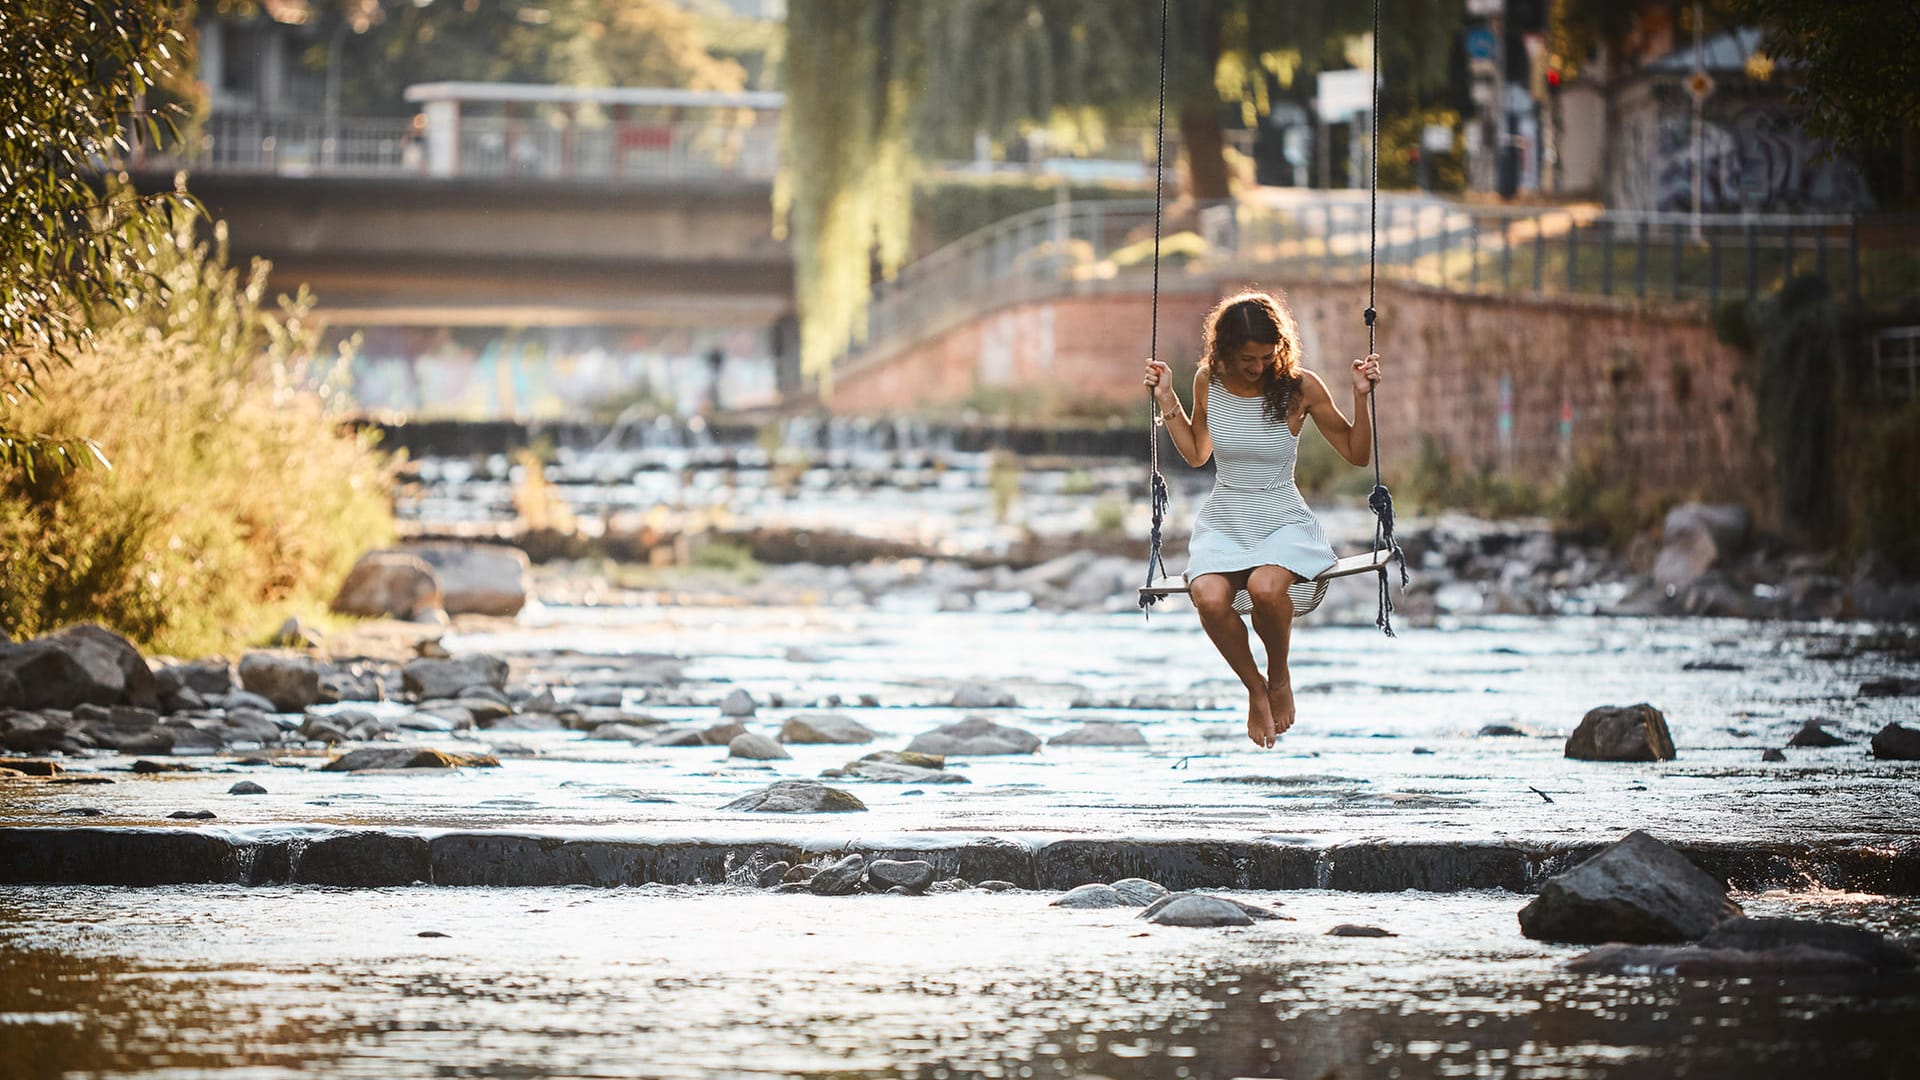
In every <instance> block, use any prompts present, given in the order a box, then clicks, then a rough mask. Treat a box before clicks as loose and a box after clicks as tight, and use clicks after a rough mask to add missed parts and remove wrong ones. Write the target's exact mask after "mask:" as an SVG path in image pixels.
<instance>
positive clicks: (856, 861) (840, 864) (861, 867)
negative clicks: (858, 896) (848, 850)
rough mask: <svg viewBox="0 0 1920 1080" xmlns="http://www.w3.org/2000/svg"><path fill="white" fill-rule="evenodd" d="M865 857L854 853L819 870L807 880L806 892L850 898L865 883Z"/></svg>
mask: <svg viewBox="0 0 1920 1080" xmlns="http://www.w3.org/2000/svg"><path fill="white" fill-rule="evenodd" d="M866 870H867V859H866V856H864V855H861V854H858V853H855V854H852V855H848V856H846V857H845V858H842V859H840V860H838V861H836V862H833V863H830V864H828V865H826V866H823V867H821V868H820V872H819V873H817V874H815V875H813V876H812V877H810V878H808V879H807V891H808V892H810V893H812V894H813V895H815V896H851V895H852V894H854V893H857V892H859V891H860V887H861V886H862V885H864V884H865V883H866Z"/></svg>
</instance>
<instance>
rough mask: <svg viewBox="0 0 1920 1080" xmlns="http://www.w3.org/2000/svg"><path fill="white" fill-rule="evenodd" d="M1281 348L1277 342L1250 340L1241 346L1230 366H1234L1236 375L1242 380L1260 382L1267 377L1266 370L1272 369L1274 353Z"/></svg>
mask: <svg viewBox="0 0 1920 1080" xmlns="http://www.w3.org/2000/svg"><path fill="white" fill-rule="evenodd" d="M1279 349H1280V346H1279V345H1277V344H1274V345H1269V344H1266V343H1264V342H1259V341H1249V342H1247V343H1246V344H1244V345H1242V346H1240V351H1239V353H1237V354H1236V355H1235V356H1234V357H1233V359H1232V362H1231V363H1230V364H1229V366H1230V367H1232V369H1233V373H1234V375H1236V376H1238V377H1239V378H1240V379H1241V380H1242V381H1245V382H1250V383H1257V382H1260V381H1261V380H1262V379H1264V378H1265V377H1266V372H1267V371H1269V370H1271V369H1272V367H1273V356H1274V353H1276V352H1278V351H1279Z"/></svg>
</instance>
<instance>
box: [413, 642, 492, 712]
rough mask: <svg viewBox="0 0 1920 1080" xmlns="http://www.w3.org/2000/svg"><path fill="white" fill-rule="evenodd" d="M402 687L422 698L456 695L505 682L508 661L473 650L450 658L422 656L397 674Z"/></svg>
mask: <svg viewBox="0 0 1920 1080" xmlns="http://www.w3.org/2000/svg"><path fill="white" fill-rule="evenodd" d="M400 679H401V686H402V688H403V689H405V690H406V691H407V693H409V694H412V695H413V696H414V697H415V698H418V699H420V700H422V701H424V700H427V699H429V698H457V697H459V696H461V694H462V692H463V691H465V690H466V689H467V688H468V687H472V686H491V687H493V688H494V689H495V690H501V689H504V688H505V687H506V685H507V662H506V661H505V660H502V659H500V658H499V657H497V656H488V655H486V654H485V653H473V654H471V655H467V656H461V657H455V658H452V659H446V660H439V659H432V658H428V659H422V660H415V661H412V662H411V663H409V664H408V665H407V666H406V668H405V669H403V670H402V671H401V675H400Z"/></svg>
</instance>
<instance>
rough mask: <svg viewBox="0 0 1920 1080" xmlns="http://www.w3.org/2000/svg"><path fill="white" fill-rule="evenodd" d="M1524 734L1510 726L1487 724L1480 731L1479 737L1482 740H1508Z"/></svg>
mask: <svg viewBox="0 0 1920 1080" xmlns="http://www.w3.org/2000/svg"><path fill="white" fill-rule="evenodd" d="M1525 734H1526V732H1524V731H1522V730H1520V729H1519V728H1517V727H1514V726H1513V725H1512V724H1488V725H1486V726H1485V727H1482V728H1481V729H1480V737H1481V738H1483V739H1496V738H1510V737H1512V736H1515V735H1525Z"/></svg>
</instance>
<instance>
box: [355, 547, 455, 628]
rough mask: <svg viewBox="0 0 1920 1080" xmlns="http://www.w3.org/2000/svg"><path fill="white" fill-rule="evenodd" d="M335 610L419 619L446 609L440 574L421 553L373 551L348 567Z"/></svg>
mask: <svg viewBox="0 0 1920 1080" xmlns="http://www.w3.org/2000/svg"><path fill="white" fill-rule="evenodd" d="M332 607H333V610H334V611H337V612H339V613H340V614H342V615H362V616H366V617H369V618H395V619H418V618H421V617H422V616H426V615H429V614H431V613H433V612H438V611H442V610H444V607H443V596H442V593H441V590H440V578H439V576H438V575H436V574H435V573H434V572H433V567H431V566H428V565H427V564H426V562H425V561H423V560H422V559H421V558H420V557H419V556H417V555H407V554H404V553H402V552H397V551H370V552H368V553H367V554H365V555H362V556H360V561H358V562H356V563H354V564H353V569H351V570H348V571H347V577H346V580H345V581H342V582H341V583H340V591H339V592H338V593H337V594H335V596H334V598H333V604H332Z"/></svg>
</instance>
